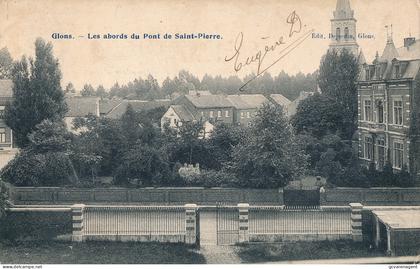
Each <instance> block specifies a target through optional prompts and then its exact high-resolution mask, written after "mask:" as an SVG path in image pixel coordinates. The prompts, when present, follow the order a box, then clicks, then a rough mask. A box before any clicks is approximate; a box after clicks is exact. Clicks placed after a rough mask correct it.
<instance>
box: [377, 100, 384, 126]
mask: <svg viewBox="0 0 420 269" xmlns="http://www.w3.org/2000/svg"><path fill="white" fill-rule="evenodd" d="M377 108H378V110H377V112H378V123H384V103H383V102H382V100H378V101H377Z"/></svg>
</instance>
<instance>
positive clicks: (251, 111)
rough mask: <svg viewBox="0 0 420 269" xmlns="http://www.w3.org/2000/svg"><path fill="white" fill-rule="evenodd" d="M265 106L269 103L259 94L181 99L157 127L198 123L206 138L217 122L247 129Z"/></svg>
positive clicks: (186, 96) (195, 96)
mask: <svg viewBox="0 0 420 269" xmlns="http://www.w3.org/2000/svg"><path fill="white" fill-rule="evenodd" d="M266 102H270V101H269V100H268V99H267V98H266V97H265V96H263V95H262V94H239V95H222V94H220V95H184V96H180V97H178V98H177V99H176V100H175V101H174V104H173V105H171V106H170V107H169V109H168V111H167V112H166V113H165V114H164V115H163V117H162V119H161V127H162V129H163V127H164V125H165V124H168V126H169V127H172V128H178V127H179V126H180V125H182V124H183V123H184V122H191V121H199V122H202V123H203V127H204V133H205V134H206V137H208V135H209V134H210V133H211V131H212V130H213V128H214V124H216V123H218V122H222V123H225V124H236V125H243V126H248V125H249V124H250V122H251V120H252V118H254V117H255V114H256V112H257V110H258V109H259V108H260V107H261V106H262V105H263V104H264V103H266Z"/></svg>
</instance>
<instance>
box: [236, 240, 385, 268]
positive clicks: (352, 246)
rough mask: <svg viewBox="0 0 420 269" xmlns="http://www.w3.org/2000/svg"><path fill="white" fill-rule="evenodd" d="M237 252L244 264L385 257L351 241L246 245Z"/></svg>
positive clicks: (380, 252)
mask: <svg viewBox="0 0 420 269" xmlns="http://www.w3.org/2000/svg"><path fill="white" fill-rule="evenodd" d="M236 252H237V254H238V256H239V257H240V259H241V260H242V262H244V263H258V262H274V261H288V260H290V261H291V260H316V259H345V258H356V257H380V256H384V255H385V254H384V253H383V252H382V251H378V250H375V249H370V248H369V247H367V246H366V245H364V244H363V243H355V242H353V241H351V240H339V241H319V242H287V243H272V244H270V243H258V244H244V245H239V247H238V248H237V250H236Z"/></svg>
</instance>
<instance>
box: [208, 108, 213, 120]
mask: <svg viewBox="0 0 420 269" xmlns="http://www.w3.org/2000/svg"><path fill="white" fill-rule="evenodd" d="M209 117H210V118H213V110H210V114H209Z"/></svg>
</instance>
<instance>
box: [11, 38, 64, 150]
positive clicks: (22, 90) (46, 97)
mask: <svg viewBox="0 0 420 269" xmlns="http://www.w3.org/2000/svg"><path fill="white" fill-rule="evenodd" d="M12 73H13V83H14V87H13V93H14V99H13V101H12V103H10V104H8V105H7V106H6V109H5V120H6V124H7V125H8V126H9V127H10V128H11V129H12V130H13V132H14V134H15V141H16V144H17V145H18V146H19V147H21V148H24V147H25V146H27V145H28V143H29V141H28V137H27V135H28V134H29V133H30V132H32V130H33V128H34V127H35V126H36V125H37V124H39V123H41V122H42V121H43V120H45V119H50V120H51V121H56V120H61V119H62V118H63V117H64V115H65V113H66V112H67V105H66V103H65V101H64V92H63V90H62V89H61V86H60V80H61V72H60V68H59V64H58V60H57V59H56V58H54V56H53V53H52V45H51V43H45V41H44V40H42V39H37V40H36V42H35V60H33V59H29V63H28V60H27V59H26V58H25V57H23V58H22V59H21V60H20V61H18V62H17V63H16V64H15V65H14V68H13V72H12Z"/></svg>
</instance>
